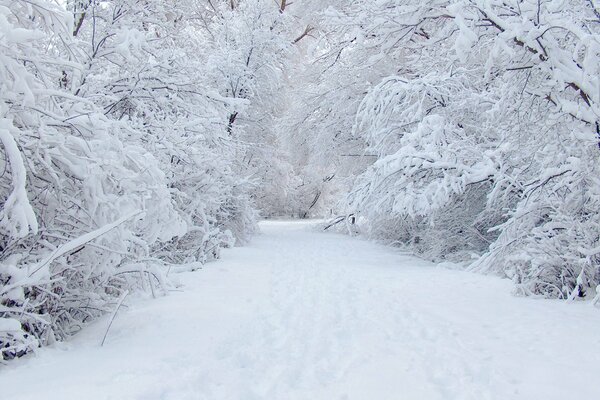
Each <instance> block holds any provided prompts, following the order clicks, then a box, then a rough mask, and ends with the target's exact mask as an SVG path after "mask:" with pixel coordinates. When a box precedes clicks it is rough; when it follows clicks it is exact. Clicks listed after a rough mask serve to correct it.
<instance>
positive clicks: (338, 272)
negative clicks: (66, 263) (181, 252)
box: [0, 222, 600, 400]
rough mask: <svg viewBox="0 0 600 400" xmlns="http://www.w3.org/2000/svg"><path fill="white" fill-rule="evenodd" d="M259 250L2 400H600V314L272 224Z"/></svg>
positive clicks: (14, 371)
mask: <svg viewBox="0 0 600 400" xmlns="http://www.w3.org/2000/svg"><path fill="white" fill-rule="evenodd" d="M262 231H263V234H262V235H260V236H258V237H256V238H255V239H254V241H253V242H252V244H250V245H249V246H247V247H243V248H236V249H233V250H231V251H228V252H226V253H225V255H224V259H223V260H221V261H219V262H216V263H212V264H210V265H207V266H206V268H205V269H203V270H201V271H197V272H192V273H184V274H180V275H179V276H178V279H180V280H181V282H182V283H183V284H184V288H183V291H181V292H174V293H172V294H171V295H170V296H167V297H164V298H160V299H157V300H144V301H139V300H138V301H134V302H133V304H131V305H130V306H129V308H128V309H127V310H121V311H120V312H119V314H118V316H117V318H116V320H115V322H114V324H113V326H112V328H111V330H110V332H109V336H108V338H107V341H106V344H105V345H104V347H100V346H99V343H100V342H101V340H102V336H103V335H104V331H105V329H106V325H107V323H108V318H105V319H103V320H100V321H98V322H97V323H95V324H94V325H93V326H91V327H89V328H88V329H86V330H85V331H84V332H82V333H81V334H79V335H78V336H77V337H76V338H75V339H74V340H72V341H71V342H70V343H69V344H62V345H60V346H58V347H56V348H49V349H44V350H42V351H40V352H39V354H38V355H37V356H34V357H31V358H29V359H26V360H22V361H18V362H16V363H13V365H10V366H8V367H4V368H2V369H0V398H1V399H7V400H8V399H11V400H18V399H36V400H39V399H61V400H66V399H86V400H91V399H115V400H125V399H173V400H180V399H181V400H183V399H215V400H221V399H223V400H224V399H235V400H241V399H268V400H289V399H303V400H309V399H310V400H314V399H324V400H332V399H365V400H371V399H377V400H384V399H402V400H411V399H415V400H430V399H431V400H433V399H444V400H447V399H473V400H486V399H498V400H507V399H523V400H537V399H543V400H552V399H557V400H558V399H565V398H577V399H582V400H588V399H590V400H591V399H600V384H598V379H599V377H600V312H599V310H597V309H594V308H593V307H592V306H590V305H589V304H581V303H575V304H567V303H564V302H559V301H549V300H534V299H526V298H516V297H513V296H511V294H510V291H511V287H512V285H511V283H510V282H507V281H504V280H501V279H498V278H495V277H488V276H481V275H477V274H471V273H467V272H462V271H454V270H448V269H444V268H440V267H436V266H435V265H432V264H430V263H427V262H424V261H421V260H418V259H416V258H413V257H410V256H407V255H403V254H401V253H399V252H397V251H395V250H394V249H390V248H386V247H383V246H379V245H376V244H373V243H369V242H366V241H362V240H359V239H355V238H350V237H345V236H341V235H334V234H322V233H318V232H314V231H312V230H311V225H310V224H308V223H301V222H300V223H299V222H266V223H263V224H262Z"/></svg>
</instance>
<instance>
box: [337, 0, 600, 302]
mask: <svg viewBox="0 0 600 400" xmlns="http://www.w3.org/2000/svg"><path fill="white" fill-rule="evenodd" d="M346 12H347V14H345V15H344V16H340V15H338V14H335V15H334V16H332V18H335V19H336V21H338V23H339V25H340V26H341V27H346V28H345V29H346V31H347V32H356V30H357V28H356V26H357V25H359V26H360V27H361V29H360V30H361V31H362V32H364V33H363V37H364V38H365V39H364V40H363V42H364V43H363V44H362V45H358V44H357V45H356V46H355V47H356V48H355V51H357V52H367V53H376V52H379V54H380V57H381V58H383V59H385V60H388V61H389V60H390V59H391V60H395V62H396V63H397V64H396V66H397V70H396V71H395V72H394V74H392V75H389V76H386V77H383V78H382V80H381V81H380V83H378V84H376V85H374V87H373V88H372V89H371V90H370V91H369V93H368V94H367V95H366V97H364V99H363V101H362V103H361V105H360V107H359V108H358V112H357V118H356V123H355V125H354V135H359V136H361V137H363V138H364V139H365V141H366V143H367V145H366V151H368V152H370V153H375V154H376V155H377V157H378V159H377V161H376V162H375V163H374V164H373V165H372V166H371V167H370V168H368V170H366V171H365V172H364V173H363V174H362V175H360V177H359V178H358V179H357V181H356V184H355V186H354V189H353V191H352V192H351V195H350V198H349V200H350V204H351V208H350V211H352V212H356V213H357V214H359V215H361V216H362V217H363V220H364V221H366V222H365V223H366V228H367V230H368V231H369V232H370V233H371V234H372V235H374V236H375V237H378V238H383V239H386V240H389V241H398V242H401V243H404V244H407V245H411V246H413V248H415V249H416V250H417V251H418V252H419V253H421V254H424V255H426V256H428V257H431V258H433V259H445V258H452V259H462V260H470V259H472V257H476V261H475V262H474V263H472V264H471V268H472V269H475V270H481V271H493V272H497V273H500V274H503V275H506V276H508V277H511V278H513V279H514V281H515V283H516V284H517V291H518V292H519V293H523V294H540V295H544V296H548V297H559V298H575V297H588V296H590V295H592V296H593V294H594V292H595V288H596V286H597V285H598V284H600V270H599V268H600V267H599V266H600V252H599V249H600V247H599V246H600V241H599V240H600V239H599V238H600V228H599V227H600V219H599V218H600V216H599V214H598V210H600V181H599V179H598V172H599V171H598V167H599V165H600V150H599V147H598V142H599V133H600V128H599V122H598V118H599V116H600V98H599V96H600V86H599V84H600V82H599V80H598V76H599V75H598V74H599V72H600V71H599V69H600V62H599V60H600V13H599V11H598V9H597V8H595V6H594V3H593V2H587V1H561V2H538V1H502V0H494V1H485V2H483V1H474V0H455V1H435V2H415V1H409V0H407V1H404V0H388V1H383V2H378V3H377V4H373V3H371V2H360V1H359V2H355V3H354V4H353V6H351V7H349V8H346ZM350 16H351V17H350ZM355 35H357V36H359V35H360V33H355ZM390 43H393V45H390Z"/></svg>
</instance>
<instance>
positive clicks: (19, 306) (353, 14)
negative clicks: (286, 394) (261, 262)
mask: <svg viewBox="0 0 600 400" xmlns="http://www.w3.org/2000/svg"><path fill="white" fill-rule="evenodd" d="M0 144H1V145H0V352H1V357H0V364H10V363H12V361H14V360H16V359H19V358H23V356H25V355H29V354H30V353H34V352H37V351H38V349H40V348H41V347H46V346H51V345H54V344H55V343H57V342H62V341H65V340H66V339H69V338H71V337H73V336H74V335H75V334H76V333H78V332H80V331H82V330H85V329H84V328H85V327H86V326H88V325H89V324H90V323H92V322H93V321H95V320H97V319H98V318H101V317H103V316H106V315H110V314H111V313H113V312H115V309H116V308H118V307H119V306H120V305H121V303H122V302H123V300H124V298H125V297H126V296H128V295H133V294H139V293H146V294H148V295H150V296H152V297H160V296H163V295H166V294H168V293H169V291H170V289H172V288H174V287H175V286H176V285H175V284H174V283H173V280H172V278H173V276H174V275H177V274H180V273H185V272H186V271H195V270H199V269H203V268H204V265H205V264H207V263H209V262H211V261H214V260H217V259H219V258H221V256H222V252H223V254H227V253H226V252H227V251H231V250H225V251H224V250H223V249H229V248H233V247H236V248H237V247H238V246H242V247H243V246H245V245H247V244H248V243H250V242H251V241H252V240H254V239H253V238H254V237H255V236H256V235H258V234H259V233H258V232H259V230H260V229H259V221H262V220H265V219H267V220H270V219H282V218H284V219H296V220H312V219H319V220H323V221H325V222H323V223H322V224H321V225H319V229H321V230H325V231H326V232H337V233H341V234H346V235H351V236H358V237H359V238H362V239H368V240H371V241H376V242H378V243H381V244H384V245H386V246H389V247H394V248H398V249H402V250H403V251H407V252H410V253H411V254H414V255H416V256H418V257H419V258H420V259H424V260H428V261H431V262H433V263H437V264H440V265H448V266H451V268H453V269H459V270H461V271H462V270H464V271H470V272H473V273H476V274H487V275H493V276H497V277H499V278H507V279H509V280H510V281H511V285H512V292H513V295H516V296H522V297H527V298H545V299H555V300H554V301H557V300H562V301H563V302H566V303H573V302H576V301H578V302H581V303H585V304H588V305H590V304H591V305H592V308H594V307H593V305H600V3H598V2H597V1H596V0H430V1H419V0H352V1H348V0H330V1H318V0H295V1H286V0H0ZM328 234H329V233H325V234H324V235H328ZM225 258H226V256H225ZM219 262H220V261H218V262H216V263H210V264H208V265H207V266H206V268H208V269H210V268H211V266H212V265H218V263H219ZM496 279H497V278H496ZM540 301H548V300H540ZM552 304H554V303H552ZM570 306H571V307H573V308H574V305H573V304H571V305H570ZM573 339H575V338H573ZM596 368H597V366H596ZM0 397H2V396H1V395H0ZM214 398H219V397H218V396H217V397H214ZM240 398H242V397H240ZM257 398H260V397H257ZM265 398H268V397H265ZM270 398H275V397H270ZM306 398H308V397H306ZM330 398H332V397H330ZM446 398H450V397H446ZM481 398H484V397H481Z"/></svg>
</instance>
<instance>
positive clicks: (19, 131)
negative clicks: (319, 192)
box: [0, 0, 291, 361]
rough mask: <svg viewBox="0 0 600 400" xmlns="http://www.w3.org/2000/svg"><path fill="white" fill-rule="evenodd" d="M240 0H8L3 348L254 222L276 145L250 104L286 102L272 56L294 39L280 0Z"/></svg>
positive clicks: (71, 318)
mask: <svg viewBox="0 0 600 400" xmlns="http://www.w3.org/2000/svg"><path fill="white" fill-rule="evenodd" d="M233 5H234V3H231V4H230V2H228V1H222V2H207V3H202V4H200V3H199V2H196V1H193V0H189V1H188V0H185V1H177V2H164V1H158V0H150V1H137V0H115V1H103V2H95V1H88V0H69V1H67V2H58V3H56V2H54V1H50V0H27V1H24V0H0V143H1V145H2V146H1V147H0V148H1V150H0V170H1V171H2V173H1V174H0V199H1V200H0V202H1V203H2V207H1V210H0V352H1V354H2V355H1V357H0V361H1V360H8V359H12V358H15V357H19V356H21V355H24V354H26V353H28V352H30V351H32V350H33V349H35V348H36V347H38V346H40V345H45V344H49V343H52V342H53V341H55V340H62V339H64V338H66V337H68V336H70V335H72V334H73V333H75V332H77V331H78V330H80V329H81V328H82V326H83V325H84V324H85V323H87V322H88V321H91V320H92V319H94V318H96V317H98V316H99V315H101V314H103V313H105V312H107V311H110V310H112V309H114V307H115V304H116V302H117V301H118V299H119V298H120V297H121V296H122V294H123V293H125V292H127V291H131V290H138V289H139V290H148V291H151V292H152V293H153V294H154V293H155V292H156V291H161V290H164V288H165V287H166V286H165V285H167V284H168V283H167V281H166V280H165V277H166V274H167V272H168V271H169V269H170V267H172V266H173V265H174V264H192V265H194V264H195V263H198V262H200V263H204V262H206V261H210V260H212V259H215V258H218V257H219V253H220V249H221V248H223V247H228V246H232V245H233V244H234V243H236V242H244V241H246V240H247V239H248V236H249V235H250V234H252V233H253V232H254V230H255V227H256V222H255V220H256V211H255V208H254V203H255V198H256V191H257V186H258V185H260V184H261V183H262V182H261V181H260V179H257V178H256V174H257V170H260V168H261V165H265V164H266V162H267V161H266V156H267V155H268V154H267V155H265V154H263V155H260V154H257V155H254V154H251V152H252V147H251V146H248V142H249V138H252V139H253V141H254V142H256V144H257V145H256V148H261V149H263V150H264V149H268V147H266V146H269V145H270V143H271V142H272V137H271V136H269V135H268V134H265V135H263V136H260V137H256V135H254V133H256V132H259V131H260V127H261V126H263V125H265V124H267V122H265V121H260V123H259V122H256V123H254V121H245V122H244V121H243V118H242V117H245V116H248V115H249V116H252V115H255V114H256V113H257V111H254V113H255V114H251V113H249V112H248V111H246V110H252V109H253V107H254V108H256V109H258V108H260V107H263V108H264V106H266V105H269V104H272V107H276V104H277V101H276V99H275V98H273V99H271V100H272V101H271V103H269V99H270V98H269V96H270V94H269V93H270V92H265V93H262V92H260V90H259V89H257V88H261V87H268V85H267V83H269V82H265V80H266V79H270V76H269V74H270V73H274V72H276V71H277V70H279V68H281V65H278V64H276V65H270V66H268V70H267V69H265V68H267V67H264V64H262V62H263V61H264V60H265V59H266V58H269V57H271V59H273V60H278V59H282V55H283V54H285V47H286V46H291V41H289V40H287V39H286V40H284V39H283V38H282V39H281V40H280V42H278V43H274V42H273V40H272V39H273V37H274V36H277V35H280V34H281V32H280V31H278V30H276V29H274V26H276V25H277V24H279V23H280V22H281V23H282V24H283V23H285V16H284V15H282V13H281V12H280V10H279V9H278V8H277V7H273V4H272V3H270V2H267V1H262V0H256V1H249V2H247V3H244V5H243V8H244V9H240V10H238V9H237V8H236V7H232V6H233ZM240 7H241V6H240ZM266 10H268V13H267V12H266ZM267 15H268V18H267V17H266V16H267ZM260 18H263V20H261V21H260V24H258V22H257V24H258V25H257V24H255V25H254V26H253V25H251V24H250V22H252V21H254V22H256V21H257V20H258V19H260ZM232 20H235V21H236V23H237V24H238V25H240V26H243V27H244V26H245V27H246V29H247V31H248V30H250V32H252V33H253V34H254V36H252V37H249V36H248V35H247V33H248V32H245V33H244V32H243V31H235V33H236V34H237V35H238V38H237V39H235V40H234V39H233V38H232V32H229V33H228V32H227V29H231V21H232ZM216 35H217V36H216ZM218 35H221V36H218ZM242 39H243V40H242ZM223 41H225V42H227V41H229V42H228V43H229V44H230V45H231V46H238V50H239V51H238V52H237V53H233V52H232V51H230V50H231V49H228V48H224V47H220V46H221V45H222V44H223ZM283 43H285V45H283ZM250 55H254V56H255V57H256V59H257V60H260V62H258V61H257V62H256V65H255V64H252V63H251V61H254V59H251V58H250ZM258 57H260V58H258ZM219 60H220V61H219ZM217 61H219V62H220V63H219V62H217ZM263 67H264V68H263ZM261 79H262V81H261ZM232 82H237V83H238V84H240V86H239V87H238V88H236V89H237V90H238V91H237V92H234V93H232V92H230V91H229V92H228V91H227V88H231V87H232V86H231V85H232ZM240 82H242V83H240ZM253 85H254V86H256V87H254V86H253ZM271 87H272V91H274V92H276V90H277V80H276V79H275V80H273V82H271ZM258 103H261V104H263V105H262V106H260V107H259V105H258ZM234 114H235V115H238V114H239V115H240V118H239V120H242V122H243V123H237V121H236V120H235V118H232V115H234ZM234 123H236V125H235V126H234ZM263 131H264V129H263ZM265 132H267V131H265ZM267 133H268V132H267ZM253 135H254V136H253ZM269 157H270V155H269ZM249 158H250V159H251V160H253V161H249ZM257 163H259V164H257ZM257 165H258V166H257Z"/></svg>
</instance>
